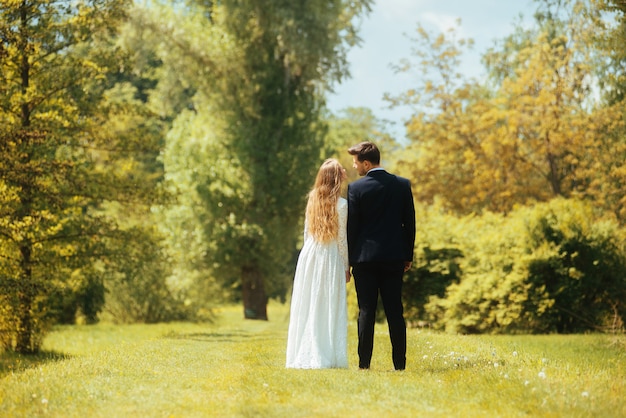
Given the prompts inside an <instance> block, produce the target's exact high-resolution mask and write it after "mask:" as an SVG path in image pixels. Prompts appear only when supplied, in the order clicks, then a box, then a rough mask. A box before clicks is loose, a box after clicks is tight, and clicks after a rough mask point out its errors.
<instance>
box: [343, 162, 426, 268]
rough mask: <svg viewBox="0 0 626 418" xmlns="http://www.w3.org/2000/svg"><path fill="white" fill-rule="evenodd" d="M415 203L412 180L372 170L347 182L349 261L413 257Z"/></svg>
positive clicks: (359, 261)
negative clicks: (351, 181)
mask: <svg viewBox="0 0 626 418" xmlns="http://www.w3.org/2000/svg"><path fill="white" fill-rule="evenodd" d="M414 246H415V206H414V204H413V194H412V193H411V183H410V182H409V180H407V179H405V178H403V177H398V176H395V175H393V174H390V173H388V172H386V171H384V170H374V171H370V172H369V173H367V175H365V176H364V177H362V178H360V179H359V180H357V181H355V182H353V183H350V184H349V185H348V254H349V259H350V265H354V264H357V263H364V262H387V261H412V260H413V248H414Z"/></svg>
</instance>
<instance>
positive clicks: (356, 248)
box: [348, 142, 415, 370]
mask: <svg viewBox="0 0 626 418" xmlns="http://www.w3.org/2000/svg"><path fill="white" fill-rule="evenodd" d="M348 153H349V154H350V155H352V160H353V162H354V168H356V170H357V172H358V174H359V175H360V176H363V178H361V179H359V180H357V181H355V182H353V183H351V184H349V185H348V254H349V258H350V265H351V266H352V274H353V276H354V284H355V288H356V294H357V299H358V303H359V320H358V334H359V348H358V351H359V368H360V369H369V367H370V361H371V359H372V350H373V348H374V323H375V321H376V304H377V302H378V294H379V292H380V297H381V300H382V303H383V307H384V309H385V316H386V317H387V324H388V326H389V337H390V339H391V346H392V357H393V365H394V368H395V369H396V370H404V368H405V366H406V323H405V322H404V311H403V307H402V275H403V274H404V272H406V271H407V270H408V269H409V268H410V267H411V262H412V260H413V247H414V244H415V207H414V205H413V194H412V192H411V184H410V183H409V181H408V180H407V179H405V178H402V177H398V176H395V175H393V174H390V173H388V172H387V171H385V170H384V169H383V168H382V167H380V151H379V150H378V148H377V147H376V145H375V144H373V143H371V142H361V143H360V144H358V145H355V146H353V147H351V148H350V149H349V150H348Z"/></svg>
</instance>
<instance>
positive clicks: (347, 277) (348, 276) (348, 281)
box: [346, 270, 350, 283]
mask: <svg viewBox="0 0 626 418" xmlns="http://www.w3.org/2000/svg"><path fill="white" fill-rule="evenodd" d="M346 283H350V270H346Z"/></svg>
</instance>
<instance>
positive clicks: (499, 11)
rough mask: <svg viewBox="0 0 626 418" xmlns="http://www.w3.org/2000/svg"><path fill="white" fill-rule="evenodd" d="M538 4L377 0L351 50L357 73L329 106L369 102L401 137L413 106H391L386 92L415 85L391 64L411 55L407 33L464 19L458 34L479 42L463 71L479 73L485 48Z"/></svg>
mask: <svg viewBox="0 0 626 418" xmlns="http://www.w3.org/2000/svg"><path fill="white" fill-rule="evenodd" d="M536 6H537V3H536V2H535V1H534V0H378V1H377V3H376V4H375V5H374V6H373V8H372V12H371V13H370V14H369V15H368V16H367V17H366V18H365V19H364V20H363V21H362V23H361V30H360V36H361V38H362V39H363V42H362V44H361V46H359V47H355V48H353V49H352V50H351V51H350V53H349V55H348V60H349V62H350V71H351V74H352V78H351V79H349V80H346V81H344V83H342V84H341V85H338V86H336V88H335V90H336V94H333V95H330V96H329V97H328V106H329V108H330V110H331V111H333V112H337V111H339V110H341V109H345V108H347V107H368V108H370V109H371V110H372V111H373V113H374V115H376V117H377V118H379V119H386V120H389V121H392V122H394V125H393V126H392V127H391V129H390V132H391V133H392V134H394V135H395V136H397V139H401V138H403V137H404V127H403V122H404V121H405V120H406V119H407V117H408V115H409V114H408V110H406V109H395V110H388V109H386V108H387V106H388V105H387V103H386V102H385V101H384V100H383V95H384V94H385V93H386V92H388V93H391V94H397V93H401V92H404V91H405V90H407V89H408V88H409V87H415V86H414V85H411V84H410V83H411V82H410V81H409V80H410V79H409V78H408V76H404V77H403V76H402V75H398V74H394V72H393V70H392V69H391V68H390V65H391V64H394V63H398V62H399V61H400V60H401V59H402V58H409V57H410V48H411V42H410V40H409V39H408V37H407V34H408V35H411V36H412V35H413V33H414V32H415V29H416V27H417V23H418V22H419V23H420V24H421V25H422V26H424V28H426V29H427V30H429V31H436V32H441V31H445V30H447V29H449V28H450V27H454V26H456V25H455V22H456V20H457V19H459V18H460V19H461V27H460V33H459V36H460V37H462V38H472V39H473V40H474V42H475V45H474V47H473V49H472V51H471V54H467V55H466V56H465V58H464V63H463V69H462V71H461V72H462V73H464V74H467V75H468V76H476V77H479V76H480V75H481V74H482V66H481V63H480V56H481V55H482V53H483V52H485V51H486V50H487V49H488V48H489V47H490V46H492V45H493V42H494V41H495V40H496V39H501V38H503V37H504V36H506V35H508V34H510V33H512V31H513V23H514V22H515V21H516V20H517V18H518V17H519V15H520V14H522V15H523V16H524V20H530V19H531V18H532V15H533V13H534V11H535V9H536ZM413 84H414V83H413Z"/></svg>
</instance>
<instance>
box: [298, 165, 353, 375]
mask: <svg viewBox="0 0 626 418" xmlns="http://www.w3.org/2000/svg"><path fill="white" fill-rule="evenodd" d="M345 180H346V170H345V169H344V168H343V167H342V166H341V164H339V162H338V161H337V160H335V159H328V160H326V161H324V163H323V164H322V166H321V167H320V169H319V171H318V173H317V177H316V179H315V186H314V187H313V190H311V191H310V192H309V197H308V201H307V206H306V216H305V222H304V245H303V246H302V250H301V251H300V255H299V257H298V263H297V264H296V273H295V277H294V283H293V293H292V296H291V314H290V320H289V333H288V336H287V368H295V369H322V368H347V367H348V354H347V339H348V337H347V333H348V312H347V306H346V283H347V282H349V281H350V270H349V265H348V244H347V240H346V222H347V218H348V204H347V201H346V200H345V199H344V198H342V197H340V196H339V195H340V192H341V185H342V183H343V182H344V181H345Z"/></svg>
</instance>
